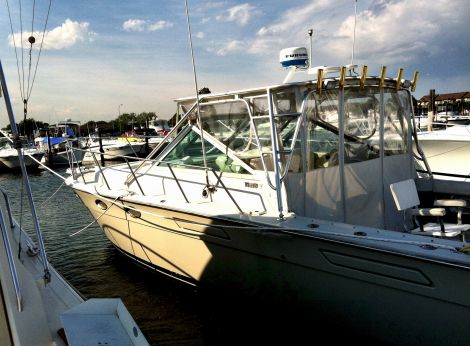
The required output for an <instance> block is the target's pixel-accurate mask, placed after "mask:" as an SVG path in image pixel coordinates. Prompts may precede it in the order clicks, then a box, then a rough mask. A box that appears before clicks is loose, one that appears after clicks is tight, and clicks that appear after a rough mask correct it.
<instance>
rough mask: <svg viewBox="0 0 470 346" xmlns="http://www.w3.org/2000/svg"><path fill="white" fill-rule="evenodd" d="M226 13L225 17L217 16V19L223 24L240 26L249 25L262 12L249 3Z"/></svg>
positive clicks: (232, 8) (230, 9) (234, 7)
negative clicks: (234, 23) (231, 23)
mask: <svg viewBox="0 0 470 346" xmlns="http://www.w3.org/2000/svg"><path fill="white" fill-rule="evenodd" d="M226 12H227V13H226V14H224V15H221V16H217V17H216V19H217V20H218V21H221V22H236V23H237V24H238V25H240V26H244V25H246V24H248V22H249V21H250V20H251V19H252V18H253V17H255V16H258V15H259V14H260V11H258V10H257V9H256V8H255V7H254V6H252V5H250V4H248V3H245V4H241V5H237V6H233V7H231V8H229V9H228V10H227V11H226Z"/></svg>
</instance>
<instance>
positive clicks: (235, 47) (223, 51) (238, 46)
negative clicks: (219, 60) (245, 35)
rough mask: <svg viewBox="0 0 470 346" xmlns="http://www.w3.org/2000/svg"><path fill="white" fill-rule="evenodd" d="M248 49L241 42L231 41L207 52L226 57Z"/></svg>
mask: <svg viewBox="0 0 470 346" xmlns="http://www.w3.org/2000/svg"><path fill="white" fill-rule="evenodd" d="M245 48H246V43H245V42H242V41H239V40H231V41H228V42H227V43H224V44H222V45H219V48H214V47H210V48H208V49H207V50H208V51H209V52H212V53H215V54H216V55H219V56H225V55H227V54H228V53H232V52H237V51H241V50H243V49H245Z"/></svg>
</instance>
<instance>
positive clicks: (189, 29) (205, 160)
mask: <svg viewBox="0 0 470 346" xmlns="http://www.w3.org/2000/svg"><path fill="white" fill-rule="evenodd" d="M184 5H185V8H186V21H187V24H188V36H189V47H190V49H191V61H192V65H193V76H194V86H195V88H196V114H197V121H198V124H199V130H200V131H201V148H202V158H203V161H204V168H205V171H206V183H207V186H209V176H208V171H207V158H206V147H205V145H204V130H203V129H202V122H201V112H200V105H199V88H198V86H197V75H196V63H195V62H194V50H193V39H192V35H191V23H190V20H189V6H188V0H185V1H184ZM211 198H212V197H211Z"/></svg>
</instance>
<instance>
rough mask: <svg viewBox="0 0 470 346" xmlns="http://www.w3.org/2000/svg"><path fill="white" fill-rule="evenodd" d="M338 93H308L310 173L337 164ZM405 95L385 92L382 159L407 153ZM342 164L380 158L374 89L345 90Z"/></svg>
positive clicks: (407, 99) (403, 93)
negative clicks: (384, 156) (315, 169)
mask: <svg viewBox="0 0 470 346" xmlns="http://www.w3.org/2000/svg"><path fill="white" fill-rule="evenodd" d="M338 105H339V101H338V90H324V91H323V92H322V94H321V95H318V94H317V93H310V94H309V95H308V96H307V99H306V108H305V112H306V116H307V120H308V125H307V143H308V145H307V152H308V157H307V165H308V168H309V169H313V168H325V167H332V166H336V165H337V164H338V148H339V119H338V114H339V106H338ZM409 107H410V106H409V98H408V94H407V93H406V92H396V91H395V90H393V89H386V90H385V91H384V115H385V119H384V155H386V156H389V155H397V154H402V153H406V152H407V138H406V134H407V125H406V124H407V123H406V118H405V115H406V114H410V112H411V111H410V109H409ZM344 151H345V152H344V161H345V163H354V162H362V161H367V160H371V159H375V158H378V157H379V156H380V92H379V90H378V89H377V88H373V87H370V88H364V89H361V90H357V89H352V88H351V89H348V88H345V90H344Z"/></svg>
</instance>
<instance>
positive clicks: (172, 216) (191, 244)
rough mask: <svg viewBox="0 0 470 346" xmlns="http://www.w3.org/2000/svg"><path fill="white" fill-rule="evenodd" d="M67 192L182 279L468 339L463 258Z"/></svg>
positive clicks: (389, 326)
mask: <svg viewBox="0 0 470 346" xmlns="http://www.w3.org/2000/svg"><path fill="white" fill-rule="evenodd" d="M75 192H76V193H77V194H78V196H79V197H80V199H81V200H82V201H83V203H84V204H85V206H87V208H88V209H89V210H90V212H91V214H92V215H93V217H94V218H95V219H97V220H98V223H99V224H100V226H101V227H102V229H103V230H104V232H105V234H106V236H107V237H108V239H109V240H110V241H111V242H112V243H113V244H114V245H115V246H116V247H117V248H118V249H119V250H121V251H122V252H124V253H125V254H127V255H128V256H129V257H131V258H133V259H134V260H135V261H137V262H139V263H142V264H145V265H147V266H149V267H152V268H154V269H157V270H158V271H160V272H163V273H165V274H169V275H172V276H173V277H175V278H177V279H180V280H182V281H185V282H189V283H193V284H198V285H208V286H209V287H217V288H218V292H225V293H227V294H228V295H231V294H233V295H235V296H240V295H242V296H246V297H253V298H255V299H256V300H257V302H263V301H265V302H266V304H270V302H271V304H272V302H273V301H274V302H276V304H277V305H279V306H283V305H286V306H291V307H292V306H295V307H296V308H295V311H296V314H299V316H300V315H302V316H304V317H305V318H307V319H309V320H312V321H317V322H318V321H322V322H326V323H329V322H332V323H333V322H334V323H335V325H338V326H348V325H352V324H354V330H355V331H357V333H358V334H364V335H368V334H369V335H370V334H372V335H373V336H375V337H376V338H378V339H380V340H383V341H386V342H388V343H392V344H403V343H408V344H421V343H423V344H442V343H443V342H445V343H446V344H462V343H468V342H469V341H470V330H469V329H468V327H467V326H466V322H465V321H468V320H470V297H469V296H468V295H466V294H465V292H466V289H467V288H468V287H470V275H469V274H470V269H469V268H467V267H464V266H457V265H451V264H448V263H447V264H446V263H443V262H437V261H431V260H427V259H424V258H418V257H414V256H411V255H406V254H403V253H394V252H391V251H386V250H384V249H379V248H371V247H365V246H359V245H357V244H352V243H348V242H342V241H338V240H334V239H327V238H324V237H321V236H306V235H305V234H301V233H298V234H296V233H295V232H288V233H287V232H286V233H282V232H279V231H270V230H266V229H263V230H257V227H258V225H255V224H252V225H247V224H243V223H241V222H237V221H235V220H227V219H222V218H209V217H204V216H198V215H193V214H191V213H187V212H182V211H176V210H169V209H165V208H163V207H153V206H145V205H138V204H135V203H127V202H126V203H124V202H122V201H121V202H122V203H124V204H125V205H126V207H125V208H122V207H119V206H117V205H115V204H112V205H111V203H110V202H109V201H107V200H105V199H103V200H102V199H100V198H99V197H98V198H97V197H96V196H94V195H92V194H89V193H87V192H84V191H80V190H75ZM100 202H104V203H105V204H107V205H106V207H104V205H103V204H101V203H100ZM103 207H104V209H103ZM108 208H109V209H108ZM132 208H137V209H138V210H140V211H141V212H142V213H136V212H132ZM147 213H151V215H150V214H147ZM203 225H206V226H203Z"/></svg>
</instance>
